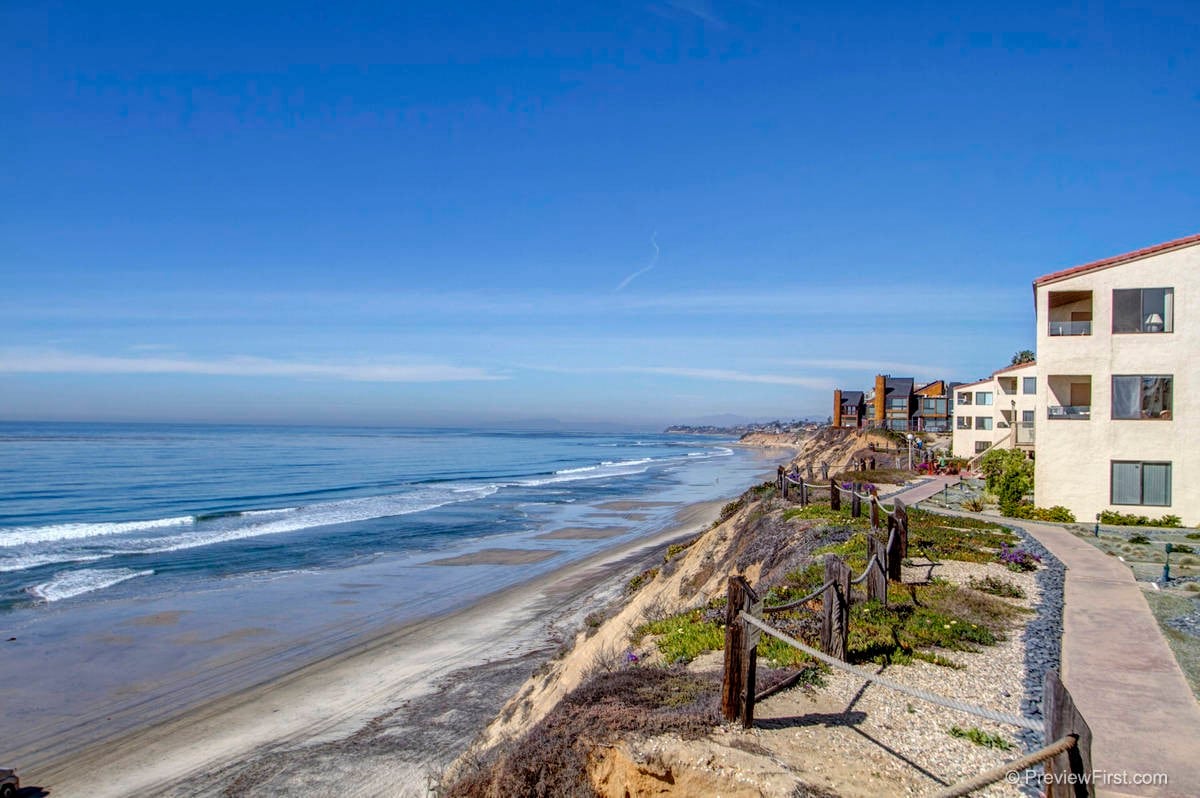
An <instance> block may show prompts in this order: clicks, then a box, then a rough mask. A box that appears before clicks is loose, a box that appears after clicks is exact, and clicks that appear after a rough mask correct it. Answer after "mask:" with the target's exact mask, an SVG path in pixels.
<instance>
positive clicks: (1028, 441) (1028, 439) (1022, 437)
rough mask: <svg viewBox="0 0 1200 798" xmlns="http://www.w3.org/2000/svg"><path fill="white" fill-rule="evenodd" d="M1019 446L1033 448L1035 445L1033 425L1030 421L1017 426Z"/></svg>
mask: <svg viewBox="0 0 1200 798" xmlns="http://www.w3.org/2000/svg"><path fill="white" fill-rule="evenodd" d="M1017 445H1018V446H1031V445H1033V424H1032V423H1030V422H1028V421H1022V422H1021V423H1020V424H1018V425H1017Z"/></svg>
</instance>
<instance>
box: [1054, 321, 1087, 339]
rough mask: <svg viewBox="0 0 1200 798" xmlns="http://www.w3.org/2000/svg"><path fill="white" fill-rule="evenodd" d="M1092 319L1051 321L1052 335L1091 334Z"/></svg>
mask: <svg viewBox="0 0 1200 798" xmlns="http://www.w3.org/2000/svg"><path fill="white" fill-rule="evenodd" d="M1091 334H1092V323H1091V322H1090V321H1051V322H1050V335H1052V336H1058V335H1091Z"/></svg>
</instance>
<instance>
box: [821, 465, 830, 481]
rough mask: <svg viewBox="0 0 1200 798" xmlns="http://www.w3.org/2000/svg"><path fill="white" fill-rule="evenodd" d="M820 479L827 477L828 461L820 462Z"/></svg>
mask: <svg viewBox="0 0 1200 798" xmlns="http://www.w3.org/2000/svg"><path fill="white" fill-rule="evenodd" d="M821 479H829V463H821Z"/></svg>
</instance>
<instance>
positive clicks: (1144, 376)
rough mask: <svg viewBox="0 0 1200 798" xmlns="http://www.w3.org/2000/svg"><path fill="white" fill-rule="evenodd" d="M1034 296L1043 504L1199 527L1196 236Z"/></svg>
mask: <svg viewBox="0 0 1200 798" xmlns="http://www.w3.org/2000/svg"><path fill="white" fill-rule="evenodd" d="M1033 290H1034V301H1035V303H1036V309H1037V359H1038V369H1037V370H1038V379H1039V384H1038V392H1037V406H1036V408H1035V414H1034V419H1035V427H1034V430H1035V438H1036V441H1037V461H1036V480H1035V485H1036V487H1035V501H1036V503H1037V504H1038V505H1039V506H1050V505H1055V504H1061V505H1064V506H1066V507H1067V508H1069V509H1070V510H1071V511H1072V512H1074V513H1075V516H1076V517H1077V518H1079V519H1080V520H1091V519H1092V518H1094V517H1095V515H1096V514H1097V513H1098V512H1100V511H1102V510H1109V509H1111V510H1118V511H1121V512H1133V513H1136V514H1138V515H1148V516H1161V515H1163V514H1172V515H1177V516H1180V517H1181V518H1182V519H1183V522H1184V523H1185V524H1188V525H1195V524H1200V485H1198V483H1197V480H1198V479H1200V396H1198V394H1197V391H1198V390H1200V380H1198V378H1197V376H1196V373H1197V369H1196V363H1197V362H1198V360H1200V235H1195V236H1190V237H1188V238H1182V239H1179V240H1176V241H1170V242H1167V243H1165V244H1159V245H1157V246H1154V247H1149V248H1146V249H1142V250H1138V251H1136V252H1130V253H1127V254H1125V255H1118V256H1116V257H1112V258H1106V259H1104V260H1100V261H1096V262H1094V263H1089V264H1085V265H1083V266H1077V267H1075V268H1072V269H1067V270H1065V271H1060V272H1055V273H1053V274H1047V275H1045V276H1043V277H1039V278H1038V279H1037V280H1035V281H1034V283H1033ZM960 409H961V408H960ZM956 448H957V447H956Z"/></svg>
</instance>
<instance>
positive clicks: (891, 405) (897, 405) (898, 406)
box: [887, 399, 908, 410]
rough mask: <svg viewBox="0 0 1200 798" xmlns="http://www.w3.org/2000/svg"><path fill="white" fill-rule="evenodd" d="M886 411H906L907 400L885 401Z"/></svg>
mask: <svg viewBox="0 0 1200 798" xmlns="http://www.w3.org/2000/svg"><path fill="white" fill-rule="evenodd" d="M887 409H888V410H907V409H908V400H907V399H888V400H887Z"/></svg>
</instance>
